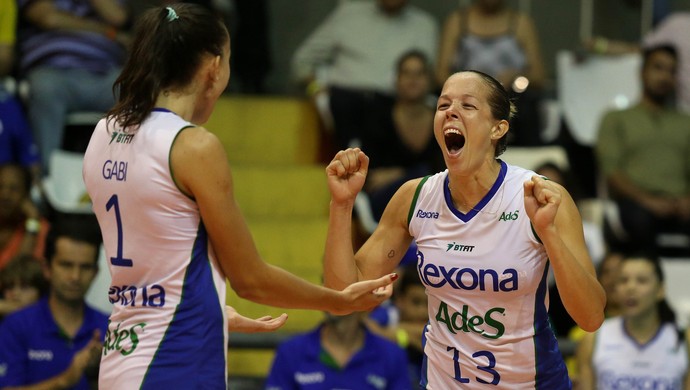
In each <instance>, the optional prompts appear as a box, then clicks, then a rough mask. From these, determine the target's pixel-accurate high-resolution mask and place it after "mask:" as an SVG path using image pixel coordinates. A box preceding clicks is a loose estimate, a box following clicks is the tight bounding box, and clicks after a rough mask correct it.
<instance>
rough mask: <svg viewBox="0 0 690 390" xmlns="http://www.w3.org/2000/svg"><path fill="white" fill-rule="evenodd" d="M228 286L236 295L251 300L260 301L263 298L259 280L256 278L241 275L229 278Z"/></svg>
mask: <svg viewBox="0 0 690 390" xmlns="http://www.w3.org/2000/svg"><path fill="white" fill-rule="evenodd" d="M230 287H231V288H232V291H234V292H235V294H237V296H238V297H240V298H242V299H246V300H248V301H251V302H256V303H261V302H262V300H263V294H262V292H263V291H264V289H262V288H261V285H260V282H259V281H258V280H256V278H250V277H242V278H234V279H231V280H230Z"/></svg>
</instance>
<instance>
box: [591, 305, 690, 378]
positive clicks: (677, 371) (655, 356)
mask: <svg viewBox="0 0 690 390" xmlns="http://www.w3.org/2000/svg"><path fill="white" fill-rule="evenodd" d="M592 366H593V367H594V371H595V372H596V381H597V389H600V390H614V389H621V390H622V389H625V390H637V389H658V390H662V389H663V390H681V389H683V378H684V377H685V373H686V372H687V369H688V352H687V348H686V345H685V341H684V340H679V338H678V331H677V329H676V328H675V326H673V325H672V324H669V323H664V324H662V326H661V327H660V328H659V331H658V332H657V334H656V335H655V336H654V337H653V338H652V339H651V340H650V341H649V342H647V343H646V344H644V345H640V344H638V343H637V341H635V340H634V339H633V338H632V337H630V335H629V334H628V333H627V332H626V330H625V328H624V326H623V318H622V317H614V318H610V319H608V320H606V321H604V324H603V325H602V326H601V328H599V330H598V331H597V333H596V341H595V344H594V351H593V353H592Z"/></svg>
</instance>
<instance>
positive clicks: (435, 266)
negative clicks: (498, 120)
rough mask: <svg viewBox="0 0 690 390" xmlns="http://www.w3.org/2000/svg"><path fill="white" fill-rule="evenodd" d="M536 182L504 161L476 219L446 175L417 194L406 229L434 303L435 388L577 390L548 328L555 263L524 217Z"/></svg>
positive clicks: (431, 364)
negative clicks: (527, 193) (455, 196)
mask: <svg viewBox="0 0 690 390" xmlns="http://www.w3.org/2000/svg"><path fill="white" fill-rule="evenodd" d="M534 174H535V173H534V172H531V171H528V170H525V169H522V168H519V167H515V166H511V165H507V164H505V163H504V162H502V161H501V170H500V173H499V175H498V178H497V179H496V182H495V183H494V184H493V186H492V188H491V189H490V190H489V192H488V194H487V195H486V196H485V197H484V199H482V200H481V201H480V202H479V204H477V205H476V206H475V207H474V208H473V209H472V210H471V211H469V212H468V213H463V212H460V211H459V210H458V209H457V208H456V207H455V206H454V205H453V202H452V200H451V196H450V191H449V189H448V172H447V171H444V172H441V173H438V174H436V175H433V176H430V177H428V178H426V179H423V181H422V182H421V183H420V185H419V187H418V188H417V193H416V195H415V198H414V200H413V202H412V205H411V208H410V214H409V217H408V222H409V230H410V234H411V235H412V236H413V237H414V238H415V241H416V243H417V247H418V252H417V269H418V272H419V276H420V279H421V281H422V283H423V284H424V285H425V286H426V291H427V295H428V297H429V325H428V326H427V332H426V334H425V338H426V340H425V346H424V354H425V359H426V361H425V364H424V367H425V372H422V382H424V384H425V385H426V388H427V389H433V390H443V389H458V388H467V389H476V388H480V387H484V386H486V385H488V384H490V385H494V386H495V387H496V388H502V389H530V388H531V389H534V388H541V389H551V390H557V389H569V388H571V383H570V380H569V379H568V374H567V370H566V367H565V364H564V362H563V358H562V356H561V353H560V351H559V349H558V343H557V340H556V337H555V335H554V333H553V331H552V330H551V327H550V326H549V323H548V315H547V303H546V302H547V293H548V289H547V280H546V276H547V271H548V258H547V255H546V251H545V249H544V247H543V245H542V244H541V243H540V242H539V240H538V238H537V237H536V236H535V233H534V231H533V230H532V227H531V224H530V220H529V218H528V217H527V213H526V212H525V206H524V195H523V193H524V190H523V183H524V182H525V181H526V180H528V179H529V178H531V177H532V176H533V175H534Z"/></svg>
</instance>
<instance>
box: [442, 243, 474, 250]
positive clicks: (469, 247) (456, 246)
mask: <svg viewBox="0 0 690 390" xmlns="http://www.w3.org/2000/svg"><path fill="white" fill-rule="evenodd" d="M447 245H448V249H446V252H449V251H450V250H452V251H453V252H472V251H473V250H474V245H463V244H456V243H455V242H452V243H448V244H447Z"/></svg>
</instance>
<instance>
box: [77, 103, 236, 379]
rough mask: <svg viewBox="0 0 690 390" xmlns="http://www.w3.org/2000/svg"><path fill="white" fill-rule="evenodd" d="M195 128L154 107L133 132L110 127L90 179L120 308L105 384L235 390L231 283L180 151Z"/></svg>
mask: <svg viewBox="0 0 690 390" xmlns="http://www.w3.org/2000/svg"><path fill="white" fill-rule="evenodd" d="M191 126H193V125H192V124H190V123H188V122H186V121H185V120H183V119H182V118H180V117H178V116H177V115H175V114H174V113H172V112H169V111H167V110H162V109H156V110H154V111H153V112H152V113H151V114H150V116H149V117H148V118H147V119H146V120H145V121H144V122H143V123H142V124H141V126H140V128H139V129H138V130H137V131H136V132H133V133H124V132H122V130H121V129H120V128H119V127H118V126H116V125H115V122H114V121H110V122H107V121H106V120H105V119H103V120H101V121H100V122H99V123H98V125H97V126H96V129H95V130H94V132H93V135H92V137H91V141H90V142H89V146H88V148H87V150H86V154H85V157H84V171H83V175H84V182H85V183H86V188H87V190H88V193H89V196H90V197H91V200H92V202H93V209H94V212H95V213H96V217H97V218H98V223H99V225H100V227H101V232H102V234H103V244H104V246H105V252H106V256H107V259H108V265H109V268H110V274H111V276H112V283H111V286H110V289H109V292H108V294H109V299H110V302H112V303H113V312H112V314H111V316H110V323H109V326H108V332H107V334H106V335H105V345H104V348H103V355H102V359H101V366H100V378H99V387H100V388H103V389H136V388H155V389H162V388H169V389H174V388H175V389H182V388H204V389H206V388H209V389H225V388H226V378H227V368H226V357H227V356H226V346H227V319H226V316H225V310H224V305H225V292H226V287H225V278H224V276H223V273H222V271H221V270H220V268H219V265H218V263H217V262H216V259H215V256H214V253H213V250H212V248H211V245H210V242H209V239H208V236H207V233H206V229H205V228H204V223H203V221H202V220H201V217H200V214H199V208H198V207H197V204H196V202H195V201H194V200H193V199H190V198H189V197H187V196H186V195H185V194H183V193H182V192H181V191H180V190H179V188H178V187H177V185H176V184H175V182H174V181H173V178H172V173H171V166H170V151H171V147H172V144H173V142H174V141H175V138H176V137H177V135H178V134H179V133H180V132H181V131H182V130H183V129H184V128H187V127H191Z"/></svg>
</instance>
